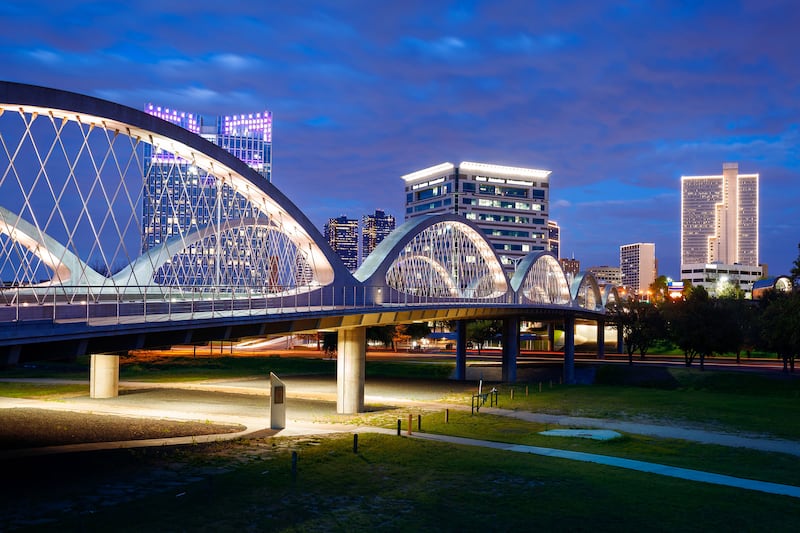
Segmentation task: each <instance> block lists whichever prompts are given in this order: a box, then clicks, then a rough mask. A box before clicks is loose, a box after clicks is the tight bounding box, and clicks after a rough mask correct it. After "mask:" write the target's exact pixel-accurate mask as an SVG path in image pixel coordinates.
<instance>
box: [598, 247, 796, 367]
mask: <svg viewBox="0 0 800 533" xmlns="http://www.w3.org/2000/svg"><path fill="white" fill-rule="evenodd" d="M798 252H800V244H798ZM790 277H791V279H792V286H793V287H794V288H795V290H793V291H792V292H788V293H783V292H775V291H771V292H769V293H768V294H767V296H766V297H764V298H762V299H760V300H745V299H743V298H742V295H741V294H740V292H737V291H732V292H730V293H725V294H723V295H721V297H718V298H711V297H709V294H708V292H706V290H705V289H703V287H694V288H692V290H691V291H689V293H688V295H687V296H686V298H685V299H683V300H678V301H673V300H671V299H670V298H668V297H656V298H653V300H652V301H650V302H643V301H636V300H628V301H623V302H618V303H615V304H610V305H609V306H608V315H609V318H610V320H611V321H612V322H613V323H614V324H615V325H616V326H617V327H618V328H620V329H621V331H622V336H623V340H624V342H625V347H626V350H627V354H628V362H629V363H630V364H633V356H634V353H638V354H639V356H640V357H642V358H644V357H645V355H646V354H647V352H648V351H649V350H650V349H651V348H652V347H653V346H654V345H655V344H656V343H657V342H671V343H673V344H674V345H676V346H677V347H678V348H679V349H681V350H682V351H683V353H684V360H685V363H686V366H691V365H692V363H693V362H694V361H695V359H699V361H700V368H703V365H704V363H705V359H706V358H707V357H710V356H712V355H713V354H715V353H717V354H722V353H735V354H736V357H737V362H738V361H739V358H740V356H741V353H742V352H743V351H744V352H747V353H748V354H749V353H750V352H751V351H754V350H758V351H766V352H774V353H776V354H778V357H780V358H781V359H782V360H783V365H784V370H787V371H792V372H794V366H795V361H796V359H797V357H798V355H800V291H799V290H798V289H797V287H798V281H799V280H800V254H798V258H797V259H796V260H795V261H794V265H793V268H792V270H791V274H790ZM656 284H658V280H657V283H656ZM654 289H655V290H653V291H652V292H653V294H655V295H662V294H661V290H660V289H661V287H659V286H656V287H654ZM663 289H664V294H663V296H666V285H665V284H664V287H663Z"/></svg>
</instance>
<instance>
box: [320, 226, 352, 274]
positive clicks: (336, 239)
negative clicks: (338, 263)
mask: <svg viewBox="0 0 800 533" xmlns="http://www.w3.org/2000/svg"><path fill="white" fill-rule="evenodd" d="M324 234H325V240H326V241H328V244H330V245H331V248H332V249H333V251H334V252H336V254H337V255H338V256H339V257H340V258H341V259H342V262H344V265H345V266H346V267H347V269H348V270H349V271H350V272H354V271H355V270H356V269H357V268H358V219H355V218H347V217H346V216H344V215H342V216H340V217H337V218H331V219H329V220H328V223H327V224H325V229H324Z"/></svg>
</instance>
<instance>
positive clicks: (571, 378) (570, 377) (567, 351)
mask: <svg viewBox="0 0 800 533" xmlns="http://www.w3.org/2000/svg"><path fill="white" fill-rule="evenodd" d="M564 383H566V384H567V385H572V384H574V383H575V317H574V316H572V315H568V316H566V317H565V318H564Z"/></svg>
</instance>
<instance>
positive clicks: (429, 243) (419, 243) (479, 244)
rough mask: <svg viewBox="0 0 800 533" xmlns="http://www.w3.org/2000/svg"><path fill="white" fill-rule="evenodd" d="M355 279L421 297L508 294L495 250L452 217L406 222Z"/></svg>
mask: <svg viewBox="0 0 800 533" xmlns="http://www.w3.org/2000/svg"><path fill="white" fill-rule="evenodd" d="M381 277H382V279H380V278H381ZM356 278H358V279H367V278H369V279H370V281H368V282H367V283H370V282H371V283H374V284H376V285H383V284H385V285H386V286H387V287H388V288H390V289H391V290H394V291H396V292H398V293H400V294H406V295H410V296H414V297H422V298H444V299H492V298H498V297H500V296H504V295H505V294H506V293H507V291H508V283H507V281H506V277H505V274H504V273H503V269H502V267H501V265H500V261H499V260H498V258H497V255H496V254H495V253H494V250H493V249H492V248H491V246H490V245H489V243H488V242H487V241H486V239H485V238H484V237H483V235H481V233H480V232H479V231H478V229H477V228H475V227H474V226H472V225H471V224H470V223H468V222H467V221H465V220H464V219H463V218H461V217H457V216H455V215H441V216H437V217H424V218H420V219H413V220H411V221H409V222H407V223H406V224H404V225H403V226H401V227H400V228H398V229H397V230H396V231H395V233H394V234H393V235H391V236H390V238H388V239H386V240H385V241H384V242H382V243H381V244H380V245H379V246H378V248H376V249H375V251H374V252H373V254H371V256H370V258H369V259H368V260H367V261H365V262H364V265H363V266H362V268H361V269H360V270H359V271H358V272H357V273H356Z"/></svg>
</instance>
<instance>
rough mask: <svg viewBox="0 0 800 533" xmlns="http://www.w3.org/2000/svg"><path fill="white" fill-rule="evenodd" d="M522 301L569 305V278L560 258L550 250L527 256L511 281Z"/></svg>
mask: <svg viewBox="0 0 800 533" xmlns="http://www.w3.org/2000/svg"><path fill="white" fill-rule="evenodd" d="M511 285H512V287H515V288H516V290H517V294H518V298H519V301H520V303H533V304H547V305H569V304H570V302H571V298H570V292H569V285H568V283H567V278H566V276H565V275H564V271H563V269H562V268H561V265H560V264H559V263H558V259H556V257H555V256H554V255H553V254H551V253H549V252H537V253H534V254H530V255H528V256H527V257H525V258H524V259H523V260H522V261H521V262H520V264H519V267H518V269H517V271H516V273H515V274H514V277H513V278H512V281H511Z"/></svg>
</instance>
